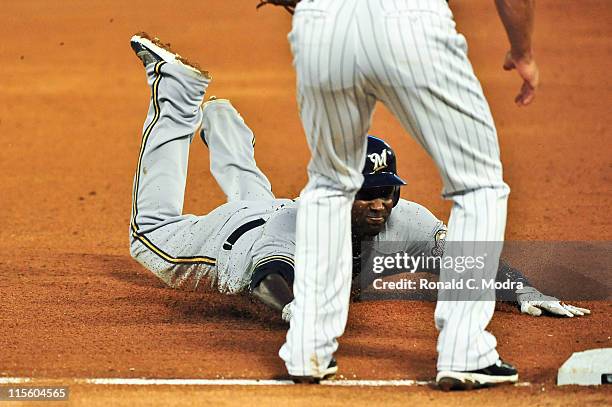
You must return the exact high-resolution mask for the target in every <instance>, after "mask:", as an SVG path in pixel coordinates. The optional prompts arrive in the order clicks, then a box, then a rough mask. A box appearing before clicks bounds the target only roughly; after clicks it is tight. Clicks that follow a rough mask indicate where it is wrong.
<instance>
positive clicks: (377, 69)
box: [279, 0, 509, 375]
mask: <svg viewBox="0 0 612 407" xmlns="http://www.w3.org/2000/svg"><path fill="white" fill-rule="evenodd" d="M289 42H290V45H291V49H292V52H293V56H294V66H295V68H296V72H297V90H298V96H297V97H298V105H299V110H300V115H301V120H302V123H303V126H304V129H305V132H306V135H307V138H308V145H309V148H310V150H311V153H312V159H311V161H310V163H309V165H308V176H309V180H308V183H307V185H306V187H305V188H304V189H303V191H302V193H301V196H300V202H299V211H298V217H297V236H296V245H297V247H296V258H295V261H296V270H295V283H294V294H295V307H294V309H293V310H294V312H293V318H292V320H291V324H290V329H289V332H288V333H287V341H286V343H285V344H284V345H283V347H282V348H281V350H280V352H279V354H280V356H281V357H282V358H283V360H284V361H285V363H286V366H287V369H288V371H289V373H291V374H294V375H309V374H314V375H316V374H317V372H318V371H319V369H324V368H325V367H326V366H327V364H328V363H329V361H330V360H331V357H332V354H333V352H335V351H336V349H337V346H338V344H337V340H336V338H338V337H339V336H341V335H342V333H343V332H344V328H345V325H346V320H347V315H348V303H349V291H350V282H351V261H350V259H351V238H350V209H351V205H352V200H353V197H354V194H355V192H356V191H357V190H358V189H359V188H360V186H361V183H362V181H363V178H362V175H361V168H362V167H363V163H364V160H365V151H366V135H367V131H368V129H369V127H370V122H371V118H372V114H373V110H374V106H375V103H376V102H377V101H380V102H382V103H384V104H385V106H386V107H387V108H388V109H389V110H390V111H391V112H393V114H394V115H395V116H396V117H397V118H398V119H399V121H400V122H401V124H402V126H403V127H404V128H405V130H406V131H407V132H409V133H410V134H411V135H412V137H414V138H415V139H416V141H417V142H418V143H419V144H420V145H421V146H422V147H423V148H424V149H425V150H426V151H427V152H428V154H429V155H430V156H431V157H432V159H433V160H434V161H435V163H436V164H437V167H438V169H439V173H440V176H441V177H442V180H443V184H444V189H443V196H444V197H445V198H447V199H452V200H453V201H454V205H453V208H452V212H451V216H450V220H449V225H448V226H449V233H448V237H447V239H448V241H503V238H504V230H505V222H506V203H507V197H508V194H509V188H508V186H507V185H506V184H505V183H504V181H503V178H502V166H501V161H500V154H499V147H498V141H497V133H496V130H495V126H494V122H493V118H492V116H491V112H490V110H489V107H488V104H487V102H486V100H485V98H484V95H483V91H482V88H481V86H480V84H479V82H478V79H477V78H476V77H475V75H474V72H473V70H472V67H471V64H470V62H469V60H468V58H467V45H466V42H465V38H464V37H463V36H462V35H460V34H458V33H457V31H456V29H455V23H454V20H453V16H452V13H451V11H450V9H449V8H448V5H447V4H446V1H445V0H343V1H337V0H335V1H334V0H310V1H309V0H303V1H302V2H301V3H300V4H299V6H298V7H297V9H296V13H295V15H294V19H293V29H292V31H291V33H290V34H289ZM461 248H462V249H461V250H464V251H465V252H466V253H467V252H471V251H472V249H473V248H470V247H469V244H466V245H464V246H461ZM458 254H459V255H460V254H461V253H458ZM498 260H499V252H498V251H497V252H495V251H494V253H490V254H489V263H490V264H489V266H488V267H489V269H490V271H489V272H493V273H494V272H495V271H492V270H493V269H495V270H496V269H497V262H498ZM448 274H449V271H447V270H442V272H441V278H442V279H444V278H445V276H448ZM493 277H494V274H493ZM441 294H444V293H441ZM439 298H443V299H446V300H444V301H439V302H438V305H437V307H436V313H435V322H436V326H437V327H438V329H439V330H440V334H439V338H438V353H439V357H438V370H472V369H479V368H482V367H485V366H488V365H490V364H492V363H494V362H495V361H496V360H497V358H498V357H499V356H498V354H497V352H496V350H495V348H496V341H495V338H494V337H493V335H491V334H490V333H488V332H486V331H485V328H486V326H487V325H488V323H489V321H490V319H491V317H492V315H493V310H494V301H493V300H492V299H489V300H487V301H452V300H448V299H447V297H445V296H444V295H440V297H439Z"/></svg>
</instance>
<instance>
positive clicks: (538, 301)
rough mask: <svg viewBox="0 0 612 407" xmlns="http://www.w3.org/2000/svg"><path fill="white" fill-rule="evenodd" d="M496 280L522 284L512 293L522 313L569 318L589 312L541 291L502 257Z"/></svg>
mask: <svg viewBox="0 0 612 407" xmlns="http://www.w3.org/2000/svg"><path fill="white" fill-rule="evenodd" d="M497 281H500V282H503V281H510V282H513V283H514V286H515V287H516V286H517V284H518V283H520V284H521V285H522V288H518V289H516V290H515V291H514V295H516V302H517V303H518V306H519V307H520V309H521V312H522V313H523V314H528V315H532V316H534V317H539V316H540V315H542V311H546V312H548V313H550V314H552V315H557V316H562V317H570V318H571V317H574V316H584V315H588V314H590V313H591V311H590V310H589V309H587V308H580V307H576V306H574V305H570V304H565V303H563V302H561V300H559V299H558V298H555V297H552V296H549V295H546V294H543V293H541V292H540V291H539V290H538V289H537V288H535V287H533V286H532V285H531V284H530V283H529V281H528V280H527V277H525V275H524V274H523V273H521V272H520V271H519V270H517V269H515V268H513V267H512V266H511V265H510V264H508V263H507V262H506V261H504V260H503V259H501V260H500V261H499V269H498V271H497ZM498 297H499V296H498Z"/></svg>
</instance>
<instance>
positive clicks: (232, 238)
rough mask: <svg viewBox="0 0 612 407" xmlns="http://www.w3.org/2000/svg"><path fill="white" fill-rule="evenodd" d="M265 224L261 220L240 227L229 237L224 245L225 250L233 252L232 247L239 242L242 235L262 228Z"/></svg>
mask: <svg viewBox="0 0 612 407" xmlns="http://www.w3.org/2000/svg"><path fill="white" fill-rule="evenodd" d="M264 223H266V221H265V220H263V219H261V218H260V219H255V220H252V221H250V222H247V223H245V224H244V225H242V226H240V227H239V228H238V229H236V230H234V231H233V232H232V234H231V235H229V237H228V238H227V240H226V241H225V243H223V249H224V250H232V247H233V246H234V244H235V243H236V242H237V241H238V239H240V238H241V237H242V235H244V234H245V233H246V232H248V231H249V230H253V229H255V228H258V227H260V226H261V225H263V224H264Z"/></svg>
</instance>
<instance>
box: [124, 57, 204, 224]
mask: <svg viewBox="0 0 612 407" xmlns="http://www.w3.org/2000/svg"><path fill="white" fill-rule="evenodd" d="M145 69H146V73H147V81H148V84H149V87H150V88H151V101H150V105H149V110H148V113H147V118H146V120H145V123H144V126H143V135H142V141H141V146H140V153H139V157H138V163H137V170H136V175H135V177H134V191H133V203H132V205H133V206H132V231H133V232H135V233H146V232H147V230H149V229H150V228H151V227H155V228H157V227H159V225H160V222H164V221H166V220H168V219H172V218H174V217H176V216H180V215H181V214H182V210H183V201H184V194H185V183H186V179H187V162H188V158H189V146H190V143H191V140H192V138H193V136H194V132H195V131H196V129H197V128H198V127H199V125H200V122H201V120H202V112H201V110H200V104H201V103H202V98H203V97H204V92H205V91H206V87H207V86H208V82H209V79H208V78H206V77H205V76H203V75H201V76H197V75H191V74H188V73H187V72H188V71H187V70H186V68H185V67H183V66H181V65H177V64H171V63H167V62H165V61H164V60H161V61H158V62H153V63H150V64H147V65H146V67H145Z"/></svg>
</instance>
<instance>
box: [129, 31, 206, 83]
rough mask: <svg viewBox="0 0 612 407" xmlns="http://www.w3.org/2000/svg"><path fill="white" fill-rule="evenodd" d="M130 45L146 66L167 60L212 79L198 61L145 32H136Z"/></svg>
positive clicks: (196, 74) (198, 75) (197, 74)
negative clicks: (175, 50) (195, 61)
mask: <svg viewBox="0 0 612 407" xmlns="http://www.w3.org/2000/svg"><path fill="white" fill-rule="evenodd" d="M130 45H131V46H132V49H133V50H134V52H135V53H136V56H137V57H138V58H139V59H140V60H141V61H142V64H143V65H144V66H147V65H149V64H152V63H156V62H159V61H165V62H167V63H170V64H176V65H180V66H183V67H185V68H187V70H188V71H189V72H191V73H193V74H194V75H195V76H197V77H203V78H206V79H211V76H210V74H209V73H208V72H207V71H204V70H202V69H201V68H200V66H199V65H198V64H197V63H194V62H190V61H188V60H187V59H185V58H183V57H182V56H180V55H179V54H177V53H176V52H174V51H173V50H172V49H171V48H170V44H164V43H163V42H161V41H160V40H159V38H152V37H151V36H149V34H147V33H145V32H139V33H138V34H135V35H134V36H133V37H132V39H131V40H130Z"/></svg>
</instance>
